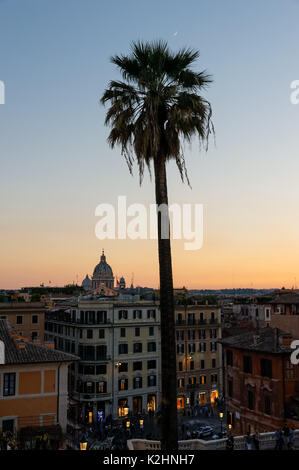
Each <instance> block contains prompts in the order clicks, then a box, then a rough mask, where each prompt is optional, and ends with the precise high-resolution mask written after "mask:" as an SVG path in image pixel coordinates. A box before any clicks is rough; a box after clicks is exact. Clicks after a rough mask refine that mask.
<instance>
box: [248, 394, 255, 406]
mask: <svg viewBox="0 0 299 470" xmlns="http://www.w3.org/2000/svg"><path fill="white" fill-rule="evenodd" d="M248 408H249V409H250V410H254V393H253V392H252V391H251V390H248Z"/></svg>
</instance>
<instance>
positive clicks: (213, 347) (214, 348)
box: [210, 341, 217, 351]
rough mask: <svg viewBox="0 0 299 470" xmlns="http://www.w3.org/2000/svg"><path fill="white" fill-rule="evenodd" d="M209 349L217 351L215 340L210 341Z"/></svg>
mask: <svg viewBox="0 0 299 470" xmlns="http://www.w3.org/2000/svg"><path fill="white" fill-rule="evenodd" d="M210 350H211V351H217V343H216V342H215V341H211V343H210Z"/></svg>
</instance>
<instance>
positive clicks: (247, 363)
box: [243, 356, 252, 374]
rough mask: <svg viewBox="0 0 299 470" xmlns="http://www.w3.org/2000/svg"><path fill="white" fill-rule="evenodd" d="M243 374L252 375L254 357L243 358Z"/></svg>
mask: <svg viewBox="0 0 299 470" xmlns="http://www.w3.org/2000/svg"><path fill="white" fill-rule="evenodd" d="M243 372H245V373H246V374H252V357H251V356H243Z"/></svg>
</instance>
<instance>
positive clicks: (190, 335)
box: [188, 330, 195, 341]
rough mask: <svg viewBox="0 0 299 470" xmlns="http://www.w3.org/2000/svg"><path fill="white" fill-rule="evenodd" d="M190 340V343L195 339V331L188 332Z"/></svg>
mask: <svg viewBox="0 0 299 470" xmlns="http://www.w3.org/2000/svg"><path fill="white" fill-rule="evenodd" d="M188 339H189V341H190V340H192V339H195V330H188Z"/></svg>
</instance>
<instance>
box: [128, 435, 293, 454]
mask: <svg viewBox="0 0 299 470" xmlns="http://www.w3.org/2000/svg"><path fill="white" fill-rule="evenodd" d="M226 442H227V439H216V440H212V441H203V440H201V439H190V440H187V441H179V450H181V451H189V450H225V449H226ZM275 443H276V441H275V433H274V432H265V433H261V434H259V444H260V446H259V447H260V449H261V450H273V449H274V448H275ZM127 445H128V449H129V450H154V451H157V450H161V443H160V441H149V440H146V439H130V440H128V441H127ZM294 447H295V449H298V447H299V430H296V431H295V442H294ZM245 449H246V442H245V436H234V450H245Z"/></svg>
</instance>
